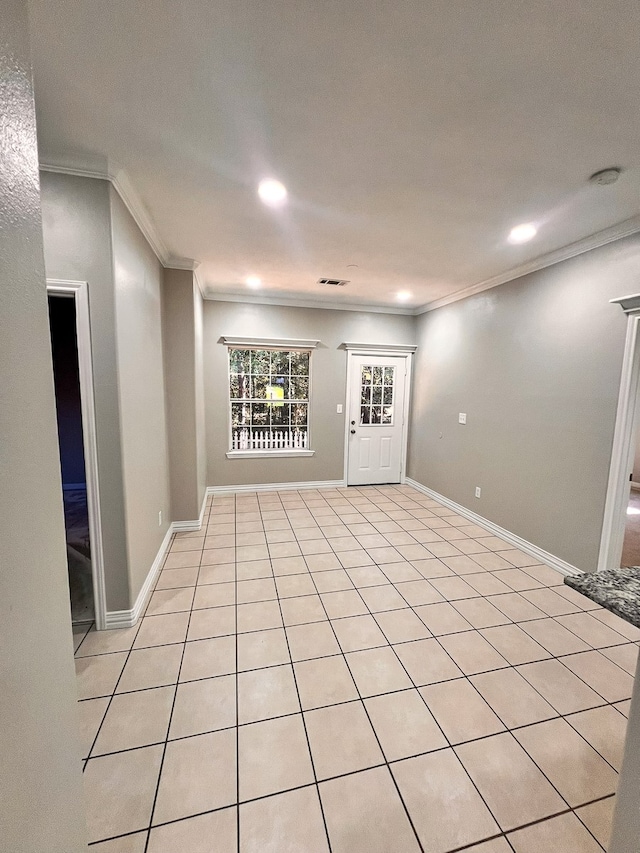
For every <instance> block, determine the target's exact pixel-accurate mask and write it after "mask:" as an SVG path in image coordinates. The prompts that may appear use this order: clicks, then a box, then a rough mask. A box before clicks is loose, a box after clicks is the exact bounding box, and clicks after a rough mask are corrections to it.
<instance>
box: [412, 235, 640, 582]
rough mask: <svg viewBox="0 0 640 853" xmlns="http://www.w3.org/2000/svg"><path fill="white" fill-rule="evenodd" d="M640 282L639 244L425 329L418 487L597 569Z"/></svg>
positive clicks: (440, 318) (435, 317)
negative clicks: (626, 311) (631, 310)
mask: <svg viewBox="0 0 640 853" xmlns="http://www.w3.org/2000/svg"><path fill="white" fill-rule="evenodd" d="M639 269H640V237H638V236H636V237H630V238H627V239H625V240H622V241H619V242H617V243H614V244H610V245H608V246H604V247H602V248H600V249H597V250H594V251H592V252H589V253H586V254H584V255H581V256H579V257H577V258H573V259H571V260H568V261H565V262H563V263H561V264H557V265H556V266H553V267H550V268H548V269H545V270H541V271H539V272H536V273H533V274H531V275H528V276H525V277H523V278H520V279H517V280H515V281H513V282H510V283H509V284H506V285H503V286H501V287H498V288H495V289H493V290H489V291H486V292H485V293H482V294H479V295H477V296H474V297H470V298H468V299H465V300H463V301H461V302H457V303H455V304H453V305H450V306H447V307H444V308H441V309H438V310H437V311H433V312H430V313H428V314H424V315H422V316H420V317H419V318H418V323H417V332H418V340H417V343H418V346H419V349H418V353H417V361H416V370H415V377H416V378H415V384H414V397H413V411H412V422H411V431H410V444H409V461H408V473H409V476H410V477H412V478H414V479H415V480H418V481H419V482H421V483H423V484H424V485H426V486H429V487H430V488H432V489H435V490H436V491H437V492H440V493H441V494H443V495H445V496H447V497H448V498H451V499H453V500H455V501H457V502H458V503H460V504H462V505H463V506H465V507H468V508H470V509H472V510H474V511H475V512H478V513H479V514H480V515H482V516H484V517H485V518H488V519H490V520H491V521H493V522H495V523H497V524H499V525H500V526H502V527H504V528H506V529H507V530H510V531H512V532H513V533H516V534H517V535H519V536H522V537H523V538H524V539H526V540H528V541H530V542H533V543H535V544H536V545H538V546H541V547H542V548H545V549H546V550H548V551H550V552H551V553H552V554H555V555H557V556H558V557H561V558H562V559H564V560H567V561H568V562H569V563H571V564H573V565H575V566H578V567H579V568H581V569H585V570H589V571H591V570H594V569H595V568H596V564H597V555H598V549H599V543H600V535H601V528H602V519H603V511H604V500H605V493H606V487H607V477H608V472H609V464H610V458H611V447H612V440H613V430H614V424H615V413H616V404H617V397H618V389H619V383H620V369H621V365H622V353H623V346H624V339H625V328H626V322H625V318H624V316H623V313H622V311H621V310H620V308H619V306H617V305H610V304H609V299H611V298H614V297H616V296H621V295H625V294H628V293H634V292H637V291H638V290H639V289H640V288H639V276H638V270H639ZM459 412H466V413H467V424H466V426H462V425H459V424H458V413H459ZM440 435H442V437H440ZM475 486H480V487H481V488H482V497H481V499H479V500H477V499H475V498H474V488H475Z"/></svg>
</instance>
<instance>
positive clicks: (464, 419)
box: [458, 412, 467, 424]
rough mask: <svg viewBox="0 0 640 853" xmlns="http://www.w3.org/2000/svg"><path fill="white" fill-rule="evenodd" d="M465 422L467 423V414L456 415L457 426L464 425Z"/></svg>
mask: <svg viewBox="0 0 640 853" xmlns="http://www.w3.org/2000/svg"><path fill="white" fill-rule="evenodd" d="M466 422H467V413H466V412H460V414H459V415H458V423H459V424H466Z"/></svg>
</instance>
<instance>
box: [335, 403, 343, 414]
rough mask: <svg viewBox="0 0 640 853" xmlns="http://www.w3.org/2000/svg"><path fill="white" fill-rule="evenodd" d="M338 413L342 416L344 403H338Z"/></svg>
mask: <svg viewBox="0 0 640 853" xmlns="http://www.w3.org/2000/svg"><path fill="white" fill-rule="evenodd" d="M336 412H337V413H338V414H339V415H341V414H342V403H338V405H337V406H336Z"/></svg>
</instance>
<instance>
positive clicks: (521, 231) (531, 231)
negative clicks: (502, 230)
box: [507, 222, 538, 243]
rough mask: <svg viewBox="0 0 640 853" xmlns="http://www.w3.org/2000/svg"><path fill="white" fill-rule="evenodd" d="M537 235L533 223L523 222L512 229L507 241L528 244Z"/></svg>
mask: <svg viewBox="0 0 640 853" xmlns="http://www.w3.org/2000/svg"><path fill="white" fill-rule="evenodd" d="M537 233H538V229H537V228H536V226H535V225H534V224H533V222H525V223H523V224H522V225H516V227H515V228H512V229H511V231H510V232H509V237H508V238H507V239H508V240H509V242H510V243H528V242H529V240H533V238H534V237H535V236H536V234H537Z"/></svg>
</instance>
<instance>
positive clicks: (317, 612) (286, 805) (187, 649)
mask: <svg viewBox="0 0 640 853" xmlns="http://www.w3.org/2000/svg"><path fill="white" fill-rule="evenodd" d="M639 639H640V631H638V630H636V629H635V628H633V627H631V626H630V625H628V624H627V623H625V622H623V621H621V620H620V619H618V618H617V617H616V616H613V615H612V614H610V613H609V612H607V611H605V610H603V609H602V608H600V607H598V606H597V605H594V604H593V603H592V602H589V601H588V600H587V599H585V598H583V597H582V596H580V595H577V594H576V593H574V592H573V591H572V590H570V589H569V588H567V587H565V586H563V584H562V577H561V576H560V575H559V574H557V573H556V572H554V571H553V570H552V569H550V568H548V567H546V566H541V565H539V564H535V563H534V562H533V560H532V559H531V558H529V557H527V555H526V554H523V553H522V552H520V551H518V550H516V549H514V548H513V547H512V546H510V545H509V544H508V543H506V542H503V541H501V540H500V539H499V538H497V537H495V536H493V535H491V534H490V533H489V532H488V531H486V530H484V529H483V528H482V527H479V526H477V525H472V524H470V523H469V522H468V521H467V520H466V519H464V518H462V517H460V516H458V515H455V514H454V513H452V512H451V510H449V509H447V508H445V507H443V506H442V505H440V504H438V503H436V502H435V501H433V500H431V499H429V498H427V497H425V496H424V495H422V494H421V493H419V492H417V491H414V490H412V489H410V488H408V487H394V486H386V487H379V488H375V487H367V488H360V489H358V488H349V489H333V490H323V491H311V490H309V491H300V492H295V491H285V492H280V493H276V492H271V493H266V492H263V493H259V494H257V495H256V494H238V495H219V496H216V497H215V498H214V499H213V500H212V501H210V503H209V506H208V508H207V515H206V519H205V526H204V527H203V530H202V531H200V532H196V533H188V534H182V535H178V536H176V537H175V539H174V540H173V542H172V545H171V550H170V553H169V554H168V556H167V558H166V561H165V564H164V568H163V570H162V572H161V574H160V576H159V579H158V583H157V585H156V589H155V591H154V593H153V594H152V596H151V599H150V601H149V605H148V607H147V610H146V614H145V616H144V618H143V619H142V620H141V622H140V624H139V625H138V626H136V627H135V628H131V629H127V630H122V631H109V632H102V633H96V632H95V631H90V632H89V633H87V634H86V635H85V634H84V633H79V634H78V635H77V638H76V641H77V650H76V663H77V669H78V690H79V697H80V701H79V706H80V717H81V727H82V742H83V761H84V779H85V783H86V792H87V815H88V825H89V833H90V839H91V842H92V844H93V846H92V848H91V849H92V850H94V851H95V853H175V851H183V853H233V851H238V850H239V851H242V853H267V851H273V853H289V851H290V853H293V851H298V853H299V851H304V852H305V853H316V851H317V853H322V851H332V853H365V851H366V853H376V851H379V853H388V851H394V853H405V851H406V853H409V852H410V851H420V850H421V851H428V853H450V851H456V850H461V849H465V850H469V851H470V853H508V851H515V853H530V851H531V853H533V851H536V853H537V851H540V850H549V851H556V850H557V851H562V853H595V851H602V850H603V849H604V848H605V847H606V844H607V837H608V833H609V828H610V822H611V811H612V805H613V794H614V792H615V788H616V778H617V771H618V770H619V767H620V761H621V756H622V746H623V740H624V734H625V726H626V717H625V714H626V713H627V712H628V710H627V709H628V704H629V703H628V700H629V697H630V695H631V687H632V676H633V673H634V670H635V660H636V657H637V646H636V642H637V641H638V640H639Z"/></svg>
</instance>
